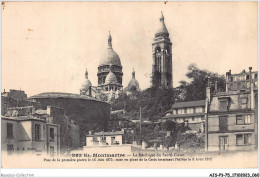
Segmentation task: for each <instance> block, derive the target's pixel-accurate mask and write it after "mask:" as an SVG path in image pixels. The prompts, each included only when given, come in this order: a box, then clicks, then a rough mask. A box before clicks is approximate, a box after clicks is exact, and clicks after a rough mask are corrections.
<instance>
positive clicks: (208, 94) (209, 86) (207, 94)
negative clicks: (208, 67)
mask: <svg viewBox="0 0 260 178" xmlns="http://www.w3.org/2000/svg"><path fill="white" fill-rule="evenodd" d="M210 88H211V82H210V77H208V86H207V87H206V99H208V101H209V102H210V99H211V91H210Z"/></svg>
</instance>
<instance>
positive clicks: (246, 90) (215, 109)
mask: <svg viewBox="0 0 260 178" xmlns="http://www.w3.org/2000/svg"><path fill="white" fill-rule="evenodd" d="M249 69H250V71H249V72H248V73H246V72H245V71H242V72H241V73H240V74H233V75H232V74H231V71H229V72H227V76H226V79H227V82H226V89H227V91H226V92H216V93H210V86H209V87H207V111H206V112H207V114H206V135H205V136H206V137H205V142H206V144H205V149H206V150H207V151H223V150H252V149H256V148H257V133H258V131H257V123H258V119H257V105H258V103H257V96H258V94H257V93H258V87H257V72H251V68H249ZM248 75H251V76H254V78H251V77H249V76H248Z"/></svg>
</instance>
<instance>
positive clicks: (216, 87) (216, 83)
mask: <svg viewBox="0 0 260 178" xmlns="http://www.w3.org/2000/svg"><path fill="white" fill-rule="evenodd" d="M215 92H218V81H215Z"/></svg>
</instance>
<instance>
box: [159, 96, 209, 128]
mask: <svg viewBox="0 0 260 178" xmlns="http://www.w3.org/2000/svg"><path fill="white" fill-rule="evenodd" d="M205 103H206V101H205V100H198V101H187V102H179V103H175V104H173V105H172V108H171V110H169V111H167V112H166V113H165V116H164V117H163V118H162V119H161V121H162V122H165V121H167V120H172V121H174V122H177V123H179V124H180V123H185V124H186V125H187V126H188V127H189V128H190V129H191V130H192V131H196V132H204V127H205Z"/></svg>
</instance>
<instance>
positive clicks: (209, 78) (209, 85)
mask: <svg viewBox="0 0 260 178" xmlns="http://www.w3.org/2000/svg"><path fill="white" fill-rule="evenodd" d="M208 87H210V77H208Z"/></svg>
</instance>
